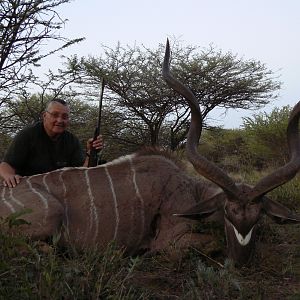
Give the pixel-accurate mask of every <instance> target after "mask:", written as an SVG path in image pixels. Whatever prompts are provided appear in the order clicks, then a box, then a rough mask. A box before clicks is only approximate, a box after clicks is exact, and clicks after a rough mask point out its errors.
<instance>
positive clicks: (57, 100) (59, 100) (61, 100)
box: [48, 98, 68, 106]
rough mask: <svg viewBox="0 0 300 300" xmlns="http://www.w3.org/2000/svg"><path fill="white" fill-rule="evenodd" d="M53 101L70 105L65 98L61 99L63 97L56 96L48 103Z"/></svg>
mask: <svg viewBox="0 0 300 300" xmlns="http://www.w3.org/2000/svg"><path fill="white" fill-rule="evenodd" d="M51 102H58V103H60V104H62V105H65V106H67V105H68V103H67V102H66V101H65V100H63V99H61V98H54V99H52V100H51V101H50V102H49V103H48V104H50V103H51Z"/></svg>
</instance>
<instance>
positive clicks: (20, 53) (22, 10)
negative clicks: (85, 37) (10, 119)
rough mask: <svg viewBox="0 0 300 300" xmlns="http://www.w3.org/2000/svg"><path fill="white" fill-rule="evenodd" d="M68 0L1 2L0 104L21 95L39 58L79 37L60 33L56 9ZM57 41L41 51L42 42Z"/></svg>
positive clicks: (60, 22) (70, 43) (75, 40)
mask: <svg viewBox="0 0 300 300" xmlns="http://www.w3.org/2000/svg"><path fill="white" fill-rule="evenodd" d="M68 2H70V0H39V1H35V0H21V1H20V0H2V1H1V2H0V40H1V44H0V53H1V55H0V86H1V90H0V107H1V106H4V105H5V104H6V103H7V102H8V103H9V102H10V100H11V99H12V98H14V97H15V95H22V94H24V92H25V91H26V89H27V88H28V85H29V84H30V83H32V82H35V80H36V77H35V76H34V74H33V73H32V70H31V68H32V67H34V66H38V65H39V62H40V60H41V59H42V58H44V57H46V56H49V55H51V54H53V53H54V52H57V51H60V50H62V49H64V48H66V47H69V46H70V45H72V44H74V43H77V42H79V41H81V40H82V39H73V40H70V39H67V38H65V37H62V36H61V35H60V34H59V30H60V29H61V28H62V27H63V25H64V24H65V20H62V19H61V18H60V16H59V15H58V13H57V12H56V11H55V9H56V8H57V7H58V6H60V5H62V4H64V3H68ZM49 40H56V41H58V42H59V43H60V46H59V47H58V48H56V49H53V50H51V51H49V52H46V53H45V52H44V53H43V52H41V50H42V49H43V44H44V43H45V42H47V41H49Z"/></svg>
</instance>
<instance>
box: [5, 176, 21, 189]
mask: <svg viewBox="0 0 300 300" xmlns="http://www.w3.org/2000/svg"><path fill="white" fill-rule="evenodd" d="M21 178H22V177H21V176H20V175H17V174H15V175H7V176H5V177H4V180H3V185H4V186H7V187H10V188H14V187H16V186H17V185H18V184H19V183H20V182H21Z"/></svg>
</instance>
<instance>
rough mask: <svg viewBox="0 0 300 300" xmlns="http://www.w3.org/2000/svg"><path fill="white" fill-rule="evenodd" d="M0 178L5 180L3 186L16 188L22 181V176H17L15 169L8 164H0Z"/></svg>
mask: <svg viewBox="0 0 300 300" xmlns="http://www.w3.org/2000/svg"><path fill="white" fill-rule="evenodd" d="M0 176H1V177H2V179H3V185H4V186H8V187H15V186H16V185H17V184H19V183H20V181H21V176H20V175H17V174H16V171H15V169H14V168H13V167H12V166H11V165H10V164H8V163H6V162H2V163H0Z"/></svg>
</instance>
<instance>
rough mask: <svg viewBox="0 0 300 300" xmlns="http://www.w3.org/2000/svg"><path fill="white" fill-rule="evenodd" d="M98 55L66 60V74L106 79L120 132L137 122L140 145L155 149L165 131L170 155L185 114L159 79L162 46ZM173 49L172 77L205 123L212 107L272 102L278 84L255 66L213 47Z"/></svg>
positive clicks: (181, 132)
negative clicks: (183, 86)
mask: <svg viewBox="0 0 300 300" xmlns="http://www.w3.org/2000/svg"><path fill="white" fill-rule="evenodd" d="M103 49H104V52H103V55H102V56H100V57H88V58H82V59H81V60H78V59H77V58H75V60H74V59H70V60H69V64H70V69H72V68H73V69H76V71H77V72H78V71H80V73H81V75H82V76H87V77H89V78H90V79H91V80H98V81H99V78H101V77H105V79H106V82H107V89H109V91H110V101H111V102H112V104H111V105H112V106H114V107H115V108H118V109H119V111H122V112H124V113H125V114H126V116H127V120H124V126H126V123H127V122H128V123H130V124H132V120H139V122H138V124H139V126H140V128H142V129H143V133H141V135H143V134H144V135H145V138H143V139H141V140H143V142H145V141H146V140H147V137H148V142H147V143H148V144H150V145H156V144H158V143H160V132H161V129H162V128H164V129H165V128H168V130H169V138H168V140H169V141H168V146H169V147H170V148H171V149H175V148H176V147H177V146H178V145H180V143H182V141H184V139H185V137H186V134H187V128H188V122H189V121H188V120H189V113H190V112H189V110H188V109H187V108H186V104H185V102H184V101H183V99H182V97H181V96H179V95H178V94H176V93H175V92H174V91H172V90H170V89H169V88H168V87H167V86H166V84H165V82H164V81H163V79H162V76H161V68H162V61H163V55H164V45H162V44H161V45H159V47H158V49H156V50H152V49H147V48H145V47H139V46H134V47H130V46H126V47H122V46H121V45H120V44H118V45H117V46H116V47H115V48H109V47H106V46H103ZM172 49H173V52H172V63H171V65H172V69H173V70H172V72H173V73H174V75H175V76H176V77H177V78H178V79H180V80H181V81H182V82H184V83H185V84H187V85H188V86H189V87H190V88H191V89H192V90H193V92H194V93H195V95H196V97H197V98H198V99H199V103H200V105H201V107H202V114H203V119H204V120H205V119H206V118H207V115H208V114H209V112H210V111H211V110H212V109H214V108H215V107H217V106H218V107H223V108H225V109H227V108H243V109H249V108H252V109H254V108H260V107H262V106H264V105H266V104H267V103H269V101H270V100H272V99H275V98H276V97H277V95H276V90H277V89H279V87H280V83H279V82H277V81H276V78H275V77H274V73H273V72H272V71H271V70H268V69H267V68H266V66H265V65H264V64H262V63H260V62H259V61H253V60H248V61H247V60H242V59H239V58H238V57H237V56H236V55H233V54H232V53H225V54H224V53H222V52H221V51H217V50H215V49H214V48H212V47H210V48H208V49H200V48H199V47H195V46H186V47H184V46H182V45H180V44H179V43H178V42H176V41H175V42H174V45H173V46H172ZM145 128H146V129H147V130H146V131H145V130H144V129H145ZM164 136H165V133H164Z"/></svg>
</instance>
